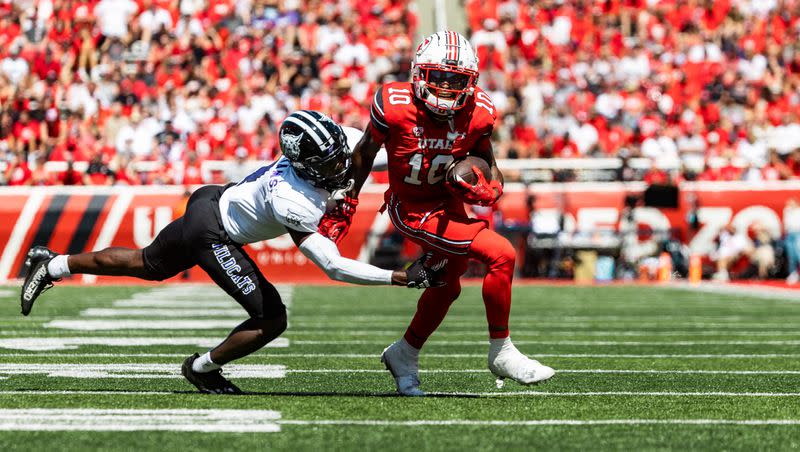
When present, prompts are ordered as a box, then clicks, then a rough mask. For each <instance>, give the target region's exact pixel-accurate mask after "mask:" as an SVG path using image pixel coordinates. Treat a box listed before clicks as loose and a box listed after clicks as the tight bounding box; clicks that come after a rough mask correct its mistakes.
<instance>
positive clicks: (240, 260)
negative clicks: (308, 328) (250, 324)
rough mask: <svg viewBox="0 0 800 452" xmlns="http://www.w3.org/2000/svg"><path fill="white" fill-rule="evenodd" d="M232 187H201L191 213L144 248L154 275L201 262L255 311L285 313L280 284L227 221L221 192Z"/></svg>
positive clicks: (267, 315) (269, 316) (273, 315)
mask: <svg viewBox="0 0 800 452" xmlns="http://www.w3.org/2000/svg"><path fill="white" fill-rule="evenodd" d="M228 187H229V185H228V186H220V185H208V186H205V187H202V188H200V189H198V190H197V191H195V192H194V193H193V194H192V196H191V197H190V198H189V203H188V204H187V206H186V213H185V214H184V215H183V216H182V217H180V218H178V219H177V220H175V221H173V222H172V223H170V224H169V225H167V227H165V228H164V229H163V230H162V231H161V232H159V233H158V236H156V239H155V240H154V241H153V243H151V244H150V245H149V246H147V247H146V248H144V250H142V252H143V258H144V265H145V269H146V271H147V273H148V276H149V278H148V279H152V280H156V281H162V280H164V279H167V278H171V277H173V276H175V275H177V274H179V273H181V272H183V271H185V270H187V269H189V268H191V267H194V266H195V265H199V266H200V268H202V269H203V270H204V271H205V272H206V273H208V275H209V276H210V277H211V279H213V280H214V282H215V283H217V285H218V286H220V287H221V288H222V289H223V290H225V292H227V293H228V295H230V296H231V297H233V298H234V299H235V300H236V301H237V302H239V304H240V305H242V307H243V308H244V309H245V310H246V311H247V313H248V314H250V317H253V318H262V319H274V318H278V317H281V316H284V315H286V308H285V306H284V305H283V302H282V301H281V297H280V295H279V294H278V291H277V290H276V289H275V286H273V285H272V284H271V283H270V282H269V281H267V279H266V278H265V277H264V275H263V274H262V273H261V271H260V270H259V269H258V266H257V265H256V263H255V262H254V261H253V259H252V258H250V256H248V255H247V252H245V250H244V249H243V248H242V245H241V244H239V243H236V242H234V241H233V240H231V238H230V237H228V234H227V233H226V232H225V228H224V227H223V226H222V219H221V217H220V211H219V198H220V196H221V195H222V192H224V191H225V189H226V188H228Z"/></svg>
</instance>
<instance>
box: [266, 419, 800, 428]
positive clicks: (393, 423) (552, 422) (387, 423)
mask: <svg viewBox="0 0 800 452" xmlns="http://www.w3.org/2000/svg"><path fill="white" fill-rule="evenodd" d="M278 423H279V424H280V425H315V426H322V425H332V426H342V425H348V426H369V427H378V426H381V427H420V426H425V427H431V426H497V427H535V426H570V425H574V426H587V425H800V419H596V420H579V419H542V420H535V421H499V420H471V419H448V420H414V421H398V420H360V419H359V420H355V419H354V420H346V419H341V420H322V419H319V420H288V419H285V420H281V421H278Z"/></svg>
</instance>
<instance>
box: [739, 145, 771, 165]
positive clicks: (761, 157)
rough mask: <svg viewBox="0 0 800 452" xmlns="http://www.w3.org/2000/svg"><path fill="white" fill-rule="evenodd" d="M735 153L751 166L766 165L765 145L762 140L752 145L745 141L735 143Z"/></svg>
mask: <svg viewBox="0 0 800 452" xmlns="http://www.w3.org/2000/svg"><path fill="white" fill-rule="evenodd" d="M736 151H737V153H738V154H739V157H742V158H743V159H745V160H747V161H748V162H750V163H751V164H752V165H753V166H756V167H762V166H764V165H765V164H766V163H767V143H765V142H764V140H755V141H754V142H753V143H751V142H750V141H748V140H746V139H741V140H739V141H737V142H736Z"/></svg>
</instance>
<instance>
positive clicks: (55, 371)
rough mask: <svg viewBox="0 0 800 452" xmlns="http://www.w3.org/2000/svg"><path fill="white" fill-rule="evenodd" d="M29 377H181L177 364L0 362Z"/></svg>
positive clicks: (277, 369) (255, 369)
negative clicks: (40, 375)
mask: <svg viewBox="0 0 800 452" xmlns="http://www.w3.org/2000/svg"><path fill="white" fill-rule="evenodd" d="M33 374H45V375H47V376H48V377H71V378H183V377H182V376H181V374H180V365H179V364H177V363H173V364H159V363H146V364H142V363H124V364H66V363H56V364H24V363H0V375H33ZM225 375H226V376H228V377H231V378H284V377H285V376H286V367H285V366H281V365H276V364H230V365H227V366H225Z"/></svg>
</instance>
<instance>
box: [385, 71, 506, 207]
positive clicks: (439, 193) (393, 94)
mask: <svg viewBox="0 0 800 452" xmlns="http://www.w3.org/2000/svg"><path fill="white" fill-rule="evenodd" d="M370 117H371V120H370V131H371V133H372V135H373V136H375V137H376V138H378V139H383V141H384V144H385V146H386V152H387V154H388V159H389V162H388V163H389V190H390V191H391V192H392V193H394V194H395V195H396V196H398V197H399V199H400V200H406V201H437V200H441V199H443V198H449V197H451V195H450V193H449V192H448V191H447V189H446V188H445V187H444V184H443V183H442V182H443V180H444V176H445V170H446V168H447V167H448V165H449V164H450V162H452V161H453V160H454V159H458V158H462V157H465V156H466V155H467V154H469V153H470V151H472V150H473V148H474V147H475V145H476V144H477V143H478V142H479V141H480V140H483V139H488V137H489V136H490V135H491V134H492V129H493V127H494V121H495V118H496V112H495V108H494V105H493V104H492V101H491V99H490V98H489V96H488V95H487V94H486V93H485V92H484V91H483V90H482V89H480V88H475V94H474V95H473V96H470V97H469V98H468V100H467V103H466V105H465V106H464V107H463V108H462V109H461V110H459V111H457V112H456V113H455V115H454V116H453V126H454V127H453V128H452V129H451V127H450V124H449V123H448V122H447V121H441V120H438V119H435V118H434V117H433V115H432V113H431V112H430V110H428V107H427V106H425V105H424V104H423V103H421V102H420V101H418V100H417V99H416V98H415V97H414V87H413V86H412V85H411V83H409V82H394V83H388V84H386V85H383V86H382V87H381V88H380V89H379V90H378V91H377V92H376V93H375V96H374V98H373V102H372V108H371V111H370Z"/></svg>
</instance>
